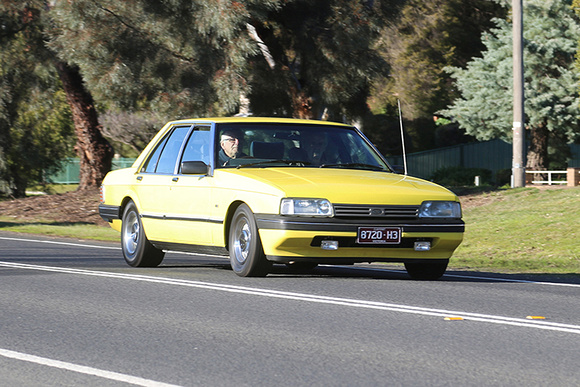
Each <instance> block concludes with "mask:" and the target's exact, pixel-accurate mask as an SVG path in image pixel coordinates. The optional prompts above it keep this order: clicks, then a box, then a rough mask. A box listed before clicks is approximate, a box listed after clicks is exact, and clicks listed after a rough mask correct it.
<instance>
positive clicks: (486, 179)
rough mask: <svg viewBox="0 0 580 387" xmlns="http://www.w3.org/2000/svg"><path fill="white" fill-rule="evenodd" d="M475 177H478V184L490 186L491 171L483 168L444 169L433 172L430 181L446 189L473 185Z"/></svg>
mask: <svg viewBox="0 0 580 387" xmlns="http://www.w3.org/2000/svg"><path fill="white" fill-rule="evenodd" d="M475 176H479V177H480V184H481V185H483V184H491V182H492V181H491V171H490V170H489V169H484V168H464V167H445V168H440V169H438V170H436V171H435V172H433V174H432V175H431V178H430V179H431V181H433V182H435V183H437V184H441V185H443V186H448V187H461V186H472V185H474V184H475V183H474V181H475Z"/></svg>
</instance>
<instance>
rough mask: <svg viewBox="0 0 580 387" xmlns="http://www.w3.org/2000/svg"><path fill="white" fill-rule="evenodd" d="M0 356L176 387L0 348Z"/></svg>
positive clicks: (156, 386)
mask: <svg viewBox="0 0 580 387" xmlns="http://www.w3.org/2000/svg"><path fill="white" fill-rule="evenodd" d="M0 356H3V357H7V358H10V359H16V360H21V361H25V362H29V363H35V364H40V365H44V366H48V367H52V368H58V369H62V370H68V371H73V372H78V373H81V374H86V375H93V376H98V377H100V378H103V379H110V380H115V381H118V382H124V383H129V384H134V385H136V386H145V387H177V386H176V385H174V384H167V383H161V382H156V381H154V380H149V379H144V378H139V377H136V376H131V375H125V374H121V373H118V372H111V371H105V370H100V369H98V368H93V367H87V366H82V365H78V364H73V363H67V362H64V361H60V360H53V359H48V358H45V357H40V356H34V355H29V354H26V353H21V352H15V351H10V350H8V349H2V348H0Z"/></svg>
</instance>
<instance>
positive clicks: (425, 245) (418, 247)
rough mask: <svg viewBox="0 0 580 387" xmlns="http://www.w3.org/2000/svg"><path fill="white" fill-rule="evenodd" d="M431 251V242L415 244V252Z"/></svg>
mask: <svg viewBox="0 0 580 387" xmlns="http://www.w3.org/2000/svg"><path fill="white" fill-rule="evenodd" d="M429 250H431V242H429V241H419V242H415V251H429Z"/></svg>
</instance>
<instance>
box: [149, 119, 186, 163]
mask: <svg viewBox="0 0 580 387" xmlns="http://www.w3.org/2000/svg"><path fill="white" fill-rule="evenodd" d="M190 128H191V126H178V127H177V128H175V129H173V131H172V132H171V133H170V134H169V136H167V137H165V138H164V139H163V140H162V141H160V142H159V144H158V145H157V147H156V148H155V150H154V151H153V153H152V154H151V157H150V158H149V160H148V161H147V164H146V165H145V167H144V172H155V173H173V172H174V170H175V164H176V163H177V157H178V156H179V150H180V149H181V145H182V144H183V140H184V139H185V136H186V135H187V133H188V132H189V129H190Z"/></svg>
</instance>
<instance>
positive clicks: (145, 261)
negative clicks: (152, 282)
mask: <svg viewBox="0 0 580 387" xmlns="http://www.w3.org/2000/svg"><path fill="white" fill-rule="evenodd" d="M121 248H122V250H123V257H125V261H126V262H127V264H129V266H134V267H155V266H159V264H160V263H161V261H163V257H164V256H165V253H164V252H163V251H161V250H159V249H157V248H155V247H154V246H153V245H152V244H151V243H150V242H149V240H147V237H146V236H145V231H144V230H143V225H142V223H141V217H140V216H139V212H138V211H137V206H135V203H133V202H132V201H131V202H129V203H128V204H127V206H126V207H125V211H124V212H123V224H122V226H121Z"/></svg>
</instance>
